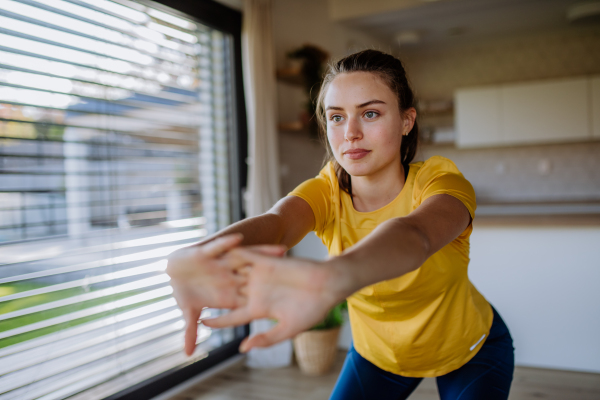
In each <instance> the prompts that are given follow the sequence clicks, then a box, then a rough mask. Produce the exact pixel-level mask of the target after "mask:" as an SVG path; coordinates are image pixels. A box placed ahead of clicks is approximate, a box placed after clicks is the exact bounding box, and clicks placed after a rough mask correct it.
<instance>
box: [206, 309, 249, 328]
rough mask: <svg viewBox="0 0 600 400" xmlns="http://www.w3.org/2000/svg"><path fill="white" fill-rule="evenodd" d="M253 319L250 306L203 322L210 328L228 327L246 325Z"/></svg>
mask: <svg viewBox="0 0 600 400" xmlns="http://www.w3.org/2000/svg"><path fill="white" fill-rule="evenodd" d="M251 320H252V318H250V315H249V310H248V307H243V308H237V309H235V310H233V311H231V312H229V313H227V314H223V315H220V316H218V317H216V318H210V319H204V320H202V323H203V324H204V325H206V326H208V327H210V328H227V327H230V326H237V325H245V324H247V323H249V322H250V321H251Z"/></svg>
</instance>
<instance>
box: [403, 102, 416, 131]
mask: <svg viewBox="0 0 600 400" xmlns="http://www.w3.org/2000/svg"><path fill="white" fill-rule="evenodd" d="M416 119H417V110H416V109H415V108H414V107H410V108H408V109H407V110H406V111H404V118H403V119H402V122H403V127H402V136H406V135H408V134H409V133H410V131H411V130H412V128H413V126H414V125H415V120H416Z"/></svg>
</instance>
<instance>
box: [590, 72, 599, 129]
mask: <svg viewBox="0 0 600 400" xmlns="http://www.w3.org/2000/svg"><path fill="white" fill-rule="evenodd" d="M591 91H592V136H593V137H594V138H596V139H600V76H595V77H593V78H592V82H591Z"/></svg>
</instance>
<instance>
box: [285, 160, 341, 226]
mask: <svg viewBox="0 0 600 400" xmlns="http://www.w3.org/2000/svg"><path fill="white" fill-rule="evenodd" d="M329 171H330V168H329V166H326V167H325V168H323V169H322V170H321V172H320V173H319V175H317V176H316V177H315V178H312V179H309V180H307V181H304V182H302V183H301V184H300V185H298V186H297V187H296V188H295V189H294V190H292V191H291V192H290V193H288V196H296V197H300V198H301V199H303V200H305V201H306V202H307V203H308V204H309V205H310V208H312V211H313V214H314V215H315V227H314V229H313V230H314V231H315V232H316V233H317V236H319V237H321V236H322V234H323V231H324V230H325V227H326V226H327V225H329V224H330V223H331V222H332V220H333V218H334V216H333V214H334V213H333V205H332V192H333V191H332V187H331V185H332V184H337V181H336V182H332V177H331V176H329V175H330V172H329Z"/></svg>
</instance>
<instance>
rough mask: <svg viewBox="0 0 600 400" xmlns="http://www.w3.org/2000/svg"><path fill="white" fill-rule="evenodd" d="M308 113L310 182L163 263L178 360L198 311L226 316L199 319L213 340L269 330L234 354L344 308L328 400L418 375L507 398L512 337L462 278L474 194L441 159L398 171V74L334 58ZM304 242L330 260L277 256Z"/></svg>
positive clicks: (411, 124)
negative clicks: (345, 344)
mask: <svg viewBox="0 0 600 400" xmlns="http://www.w3.org/2000/svg"><path fill="white" fill-rule="evenodd" d="M317 109H318V111H317V112H318V115H317V117H318V118H319V122H320V124H321V126H322V128H323V131H324V132H325V133H326V136H327V150H328V153H329V158H330V161H329V162H328V164H327V165H326V166H325V168H323V169H322V171H321V172H320V174H319V176H317V177H316V178H314V179H310V180H308V181H306V182H304V183H302V184H301V185H300V186H298V187H297V188H296V189H295V190H294V191H293V192H292V193H290V194H289V195H288V196H287V197H285V198H283V199H282V200H280V201H279V202H278V203H277V204H276V205H275V206H274V207H273V208H272V209H271V210H270V211H269V212H267V213H266V214H263V215H261V216H258V217H255V218H249V219H246V220H244V221H241V222H239V223H236V224H234V225H231V226H230V227H228V228H227V229H225V230H223V231H222V232H220V233H219V234H217V235H215V236H214V237H212V238H210V239H208V240H206V241H204V242H203V243H200V245H197V246H193V247H189V248H186V249H183V250H180V251H178V252H177V253H175V254H174V255H173V256H172V257H171V258H170V260H169V267H168V273H169V274H170V275H171V277H172V284H173V287H174V289H175V296H176V298H177V300H178V303H179V304H180V306H181V307H182V309H183V311H184V315H185V318H186V321H187V323H188V329H187V330H186V351H187V352H188V353H191V351H192V350H193V348H194V346H195V339H196V324H197V321H198V318H199V316H200V312H201V310H202V307H221V308H230V309H233V310H232V311H231V312H230V313H228V314H225V315H223V316H220V317H217V318H214V319H208V320H204V321H203V323H204V324H205V325H207V326H210V327H215V328H218V327H225V326H232V325H239V324H245V323H248V322H249V321H251V320H253V319H256V318H264V317H268V318H274V319H276V320H277V321H278V324H277V325H276V326H275V327H274V328H273V329H272V330H271V331H269V332H265V333H263V334H259V335H255V336H254V337H251V338H249V339H247V340H246V341H245V342H243V344H242V347H241V350H242V351H247V350H249V349H250V348H252V347H261V346H269V345H271V344H274V343H277V342H279V341H281V340H284V339H288V338H291V337H293V336H295V335H296V334H298V333H300V332H302V331H304V330H306V329H308V328H310V327H311V326H313V325H314V324H316V323H317V322H319V321H320V320H321V319H322V318H323V317H324V316H325V314H326V313H327V312H328V310H329V309H330V308H331V307H333V306H334V305H335V304H337V303H339V302H340V301H342V300H343V299H346V298H347V299H348V309H349V315H350V323H351V327H352V336H353V347H352V348H351V349H350V350H349V352H348V355H347V358H346V362H345V363H344V366H343V368H342V372H341V374H340V377H339V379H338V382H337V384H336V386H335V389H334V391H333V393H332V395H331V399H336V400H337V399H405V398H407V397H408V395H409V394H410V393H411V392H412V391H413V390H414V389H415V388H416V386H417V385H418V384H419V382H420V381H421V379H422V378H423V377H436V378H437V384H438V389H439V393H440V397H441V398H442V399H453V400H454V399H463V400H464V399H486V400H495V399H507V398H508V392H509V389H510V384H511V381H512V374H513V369H514V356H513V347H512V339H511V337H510V333H509V331H508V329H507V327H506V325H505V324H504V322H503V321H502V319H501V318H500V316H499V315H498V314H497V313H496V311H495V310H494V309H493V308H492V307H491V306H490V304H489V303H488V302H487V301H486V299H485V298H484V297H483V296H482V295H481V294H480V293H479V292H478V291H477V289H476V288H475V287H474V286H473V285H472V283H471V282H470V281H469V278H468V275H467V267H468V264H469V236H470V234H471V231H472V221H473V217H474V212H475V208H476V204H475V193H474V191H473V188H472V186H471V185H470V183H469V182H468V181H467V180H466V179H465V178H464V177H463V175H462V174H461V173H460V171H459V170H458V169H457V168H456V166H455V165H454V163H452V161H450V160H448V159H445V158H443V157H437V156H436V157H432V158H430V159H428V160H427V161H425V162H415V163H412V160H413V158H414V156H415V152H416V148H417V140H418V127H417V123H416V122H415V118H416V111H415V108H414V96H413V93H412V90H411V89H410V86H409V84H408V81H407V78H406V74H405V71H404V68H403V66H402V63H401V62H400V60H398V59H396V58H394V57H392V56H390V55H388V54H385V53H381V52H379V51H374V50H366V51H362V52H360V53H356V54H353V55H350V56H348V57H346V58H344V59H342V60H340V61H339V62H337V63H336V64H335V65H333V66H332V67H331V69H330V71H329V73H328V74H327V76H326V78H325V80H324V83H323V86H322V88H321V92H320V95H319V99H318V107H317ZM311 230H314V231H315V232H316V233H317V235H318V236H319V237H320V238H321V239H322V240H323V243H325V245H327V247H328V249H329V254H330V255H331V256H332V257H330V258H329V259H328V260H327V261H323V262H317V261H309V260H303V259H296V258H281V257H279V256H281V255H282V254H283V252H284V251H285V249H286V248H289V247H292V246H294V245H295V244H297V243H298V242H299V241H300V240H301V239H302V238H303V237H304V236H305V235H306V234H307V233H308V232H309V231H311ZM265 244H271V246H267V245H265ZM273 244H275V245H284V246H273ZM240 245H243V246H244V247H242V246H240ZM252 245H254V246H253V247H248V246H252ZM257 245H263V246H257Z"/></svg>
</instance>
